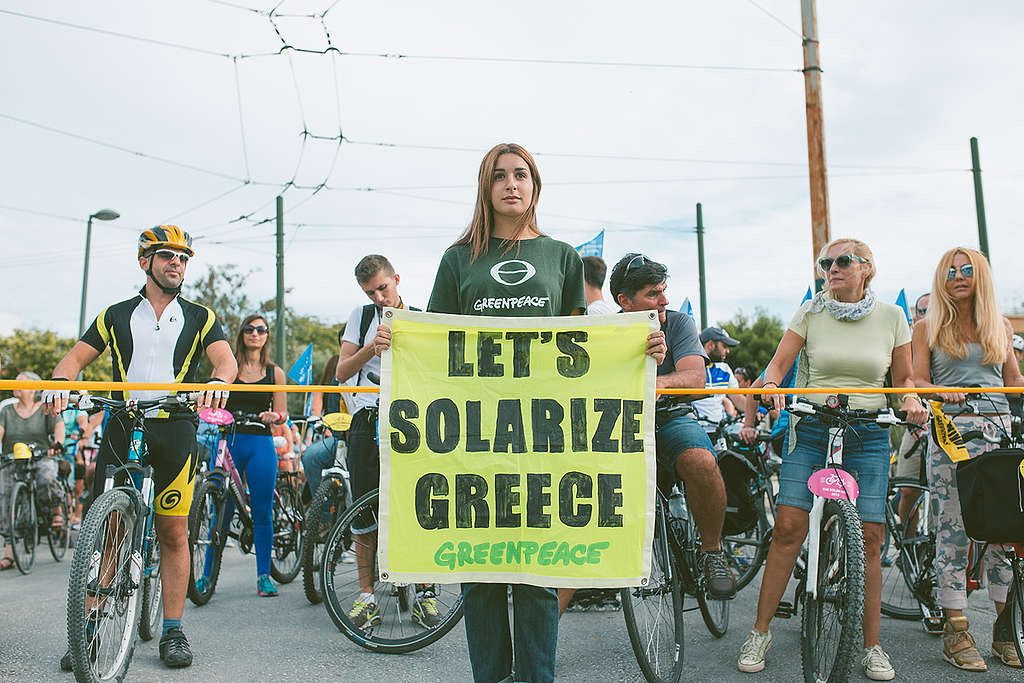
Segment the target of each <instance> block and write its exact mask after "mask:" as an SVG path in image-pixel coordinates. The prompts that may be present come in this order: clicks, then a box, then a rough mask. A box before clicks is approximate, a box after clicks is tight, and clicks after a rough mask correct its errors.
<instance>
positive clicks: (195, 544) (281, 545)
mask: <svg viewBox="0 0 1024 683" xmlns="http://www.w3.org/2000/svg"><path fill="white" fill-rule="evenodd" d="M199 419H200V420H202V421H203V422H207V423H209V424H213V425H217V426H218V427H219V430H218V434H217V443H216V445H215V446H214V448H213V449H212V450H211V455H210V460H209V462H208V463H207V464H206V470H205V471H204V472H203V474H202V475H201V477H200V478H197V480H196V492H195V496H194V497H193V498H192V507H191V509H190V510H189V513H188V542H189V549H190V553H191V554H190V556H191V558H192V563H191V570H190V573H189V581H188V597H189V599H190V600H191V601H192V602H193V603H194V604H195V605H199V606H201V605H205V604H206V603H207V602H209V601H210V598H211V597H213V593H214V591H215V590H216V588H217V579H218V578H219V577H220V565H221V560H222V558H223V556H224V547H225V545H226V543H227V539H228V538H234V539H235V540H237V541H238V548H239V550H241V551H242V553H243V554H249V553H250V552H252V548H253V542H254V529H253V520H252V513H251V511H250V508H249V493H248V491H247V490H246V488H245V485H244V484H243V483H242V477H241V475H240V474H239V473H238V470H237V469H236V468H235V462H234V460H232V459H231V453H230V451H229V450H228V444H227V436H228V435H229V434H230V433H231V432H232V430H233V425H239V424H243V425H252V426H261V427H262V426H265V425H264V423H263V422H261V421H260V419H259V415H256V414H253V413H244V412H230V411H227V410H221V409H209V408H207V409H205V410H202V411H200V413H199ZM297 476H298V473H297V472H278V479H277V485H276V486H275V488H274V504H273V524H274V535H273V543H274V545H273V549H272V551H271V556H270V575H271V576H273V577H274V579H275V580H276V581H278V583H289V582H290V581H292V580H293V579H294V578H295V577H296V576H298V573H299V569H300V565H299V559H300V557H301V553H302V548H301V543H302V531H301V530H302V519H303V512H302V501H301V500H300V493H299V490H298V488H297V487H296V486H295V482H294V479H295V478H296V477H297ZM228 496H231V498H232V500H233V501H234V504H235V512H234V514H233V515H232V516H231V519H228V517H227V514H226V513H225V507H226V505H227V501H228ZM235 520H237V523H235Z"/></svg>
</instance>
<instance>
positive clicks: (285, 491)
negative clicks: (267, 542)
mask: <svg viewBox="0 0 1024 683" xmlns="http://www.w3.org/2000/svg"><path fill="white" fill-rule="evenodd" d="M277 490H278V492H279V493H280V495H281V498H280V501H279V500H278V499H277V497H276V496H275V498H274V510H273V515H274V547H273V548H272V549H271V554H270V575H271V576H272V577H274V580H275V581H277V582H278V583H281V584H284V583H291V582H292V581H294V580H295V577H296V576H298V575H299V572H300V571H302V526H303V523H302V519H303V514H302V493H301V492H300V491H299V490H298V489H297V488H296V487H295V485H294V479H293V478H292V477H291V476H288V477H285V478H283V479H279V480H278V483H277ZM282 505H283V507H282Z"/></svg>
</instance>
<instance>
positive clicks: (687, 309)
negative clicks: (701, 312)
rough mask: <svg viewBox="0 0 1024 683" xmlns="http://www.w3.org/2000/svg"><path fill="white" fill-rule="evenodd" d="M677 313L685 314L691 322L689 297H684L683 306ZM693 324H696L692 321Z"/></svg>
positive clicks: (691, 309)
mask: <svg viewBox="0 0 1024 683" xmlns="http://www.w3.org/2000/svg"><path fill="white" fill-rule="evenodd" d="M679 312H680V313H685V314H686V315H688V316H690V319H691V320H693V306H692V305H691V304H690V297H686V299H684V300H683V305H682V306H680V307H679ZM694 322H696V320H694ZM698 331H699V330H698Z"/></svg>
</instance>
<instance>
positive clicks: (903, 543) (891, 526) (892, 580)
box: [882, 480, 935, 620]
mask: <svg viewBox="0 0 1024 683" xmlns="http://www.w3.org/2000/svg"><path fill="white" fill-rule="evenodd" d="M897 494H898V495H897ZM903 495H911V496H913V497H914V499H915V501H914V504H913V507H912V508H911V510H910V512H909V513H908V514H907V519H906V520H901V519H899V516H898V510H897V507H896V506H897V501H898V499H899V498H898V496H900V497H901V496H903ZM927 495H928V488H927V487H925V486H922V485H921V484H919V483H918V482H917V481H916V480H915V481H912V482H911V481H907V482H901V481H896V482H893V483H890V486H889V495H888V498H887V499H886V510H885V539H884V540H883V542H882V614H885V615H886V616H889V617H892V618H894V619H906V620H915V619H920V618H921V605H922V604H923V605H925V606H927V607H928V608H929V609H934V608H935V597H934V589H935V567H934V565H933V561H934V559H935V539H934V537H933V536H931V535H929V533H928V520H927V519H925V511H924V507H925V497H926V496H927Z"/></svg>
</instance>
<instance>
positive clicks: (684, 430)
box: [654, 415, 715, 474]
mask: <svg viewBox="0 0 1024 683" xmlns="http://www.w3.org/2000/svg"><path fill="white" fill-rule="evenodd" d="M654 438H655V443H656V444H657V453H658V467H660V468H662V469H663V470H665V471H667V472H672V473H673V474H674V473H675V471H676V458H678V457H679V454H680V453H682V452H683V451H685V450H687V449H689V448H703V449H704V450H706V451H709V452H710V453H711V454H712V455H714V453H715V447H714V446H712V445H711V439H710V438H709V437H708V433H707V432H706V431H704V428H703V427H701V426H700V424H698V422H697V421H696V420H694V419H693V418H692V417H688V416H686V415H680V416H678V417H676V418H674V419H672V420H671V421H670V422H668V423H666V424H664V425H662V426H661V427H658V429H657V431H656V432H655V435H654Z"/></svg>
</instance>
